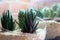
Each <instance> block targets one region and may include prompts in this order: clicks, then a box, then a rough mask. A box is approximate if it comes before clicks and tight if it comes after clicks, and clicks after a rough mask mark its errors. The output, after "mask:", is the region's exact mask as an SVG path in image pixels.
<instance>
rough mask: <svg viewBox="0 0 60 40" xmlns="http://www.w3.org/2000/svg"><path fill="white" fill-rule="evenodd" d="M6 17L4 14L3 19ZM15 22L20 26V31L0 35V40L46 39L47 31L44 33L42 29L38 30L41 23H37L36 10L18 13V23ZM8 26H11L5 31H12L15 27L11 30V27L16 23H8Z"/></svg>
mask: <svg viewBox="0 0 60 40" xmlns="http://www.w3.org/2000/svg"><path fill="white" fill-rule="evenodd" d="M4 13H5V12H4ZM5 15H6V14H4V17H2V18H5ZM6 16H7V15H6ZM7 17H8V16H7ZM2 18H1V21H2ZM8 18H9V17H8ZM8 18H7V19H8ZM7 19H6V20H7ZM9 19H10V18H9ZM8 21H10V20H8ZM8 21H7V22H8ZM15 22H16V23H17V24H18V26H19V29H20V30H19V31H12V32H7V33H6V32H5V33H0V40H44V39H45V36H46V35H45V30H44V31H43V30H40V29H39V31H38V30H37V29H38V28H37V26H38V23H39V21H37V15H36V11H35V10H34V9H28V10H24V11H22V10H20V11H19V13H18V22H17V21H15ZM8 24H9V27H8V26H7V27H6V28H5V29H7V30H12V29H13V26H11V27H12V28H11V27H10V25H14V22H13V24H12V23H8ZM8 24H6V25H8ZM10 28H11V29H10ZM7 37H8V38H7Z"/></svg>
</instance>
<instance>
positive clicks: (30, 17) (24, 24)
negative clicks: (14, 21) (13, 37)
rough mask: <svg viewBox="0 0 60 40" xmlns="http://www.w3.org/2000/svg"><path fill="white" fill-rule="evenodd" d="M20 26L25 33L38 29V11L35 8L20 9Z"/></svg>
mask: <svg viewBox="0 0 60 40" xmlns="http://www.w3.org/2000/svg"><path fill="white" fill-rule="evenodd" d="M18 21H19V23H18V24H19V27H20V29H21V31H22V32H23V33H34V32H35V31H36V29H37V25H38V22H36V12H35V11H34V10H33V9H30V10H26V11H19V14H18Z"/></svg>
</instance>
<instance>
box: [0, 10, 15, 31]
mask: <svg viewBox="0 0 60 40" xmlns="http://www.w3.org/2000/svg"><path fill="white" fill-rule="evenodd" d="M10 14H11V13H10V11H9V10H7V11H6V12H5V11H4V12H3V15H2V17H1V24H2V28H4V29H6V30H9V31H13V30H14V29H15V22H14V21H13V18H12V15H10Z"/></svg>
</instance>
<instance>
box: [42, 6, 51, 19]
mask: <svg viewBox="0 0 60 40" xmlns="http://www.w3.org/2000/svg"><path fill="white" fill-rule="evenodd" d="M42 14H43V16H44V17H45V18H49V17H50V9H49V8H48V7H45V8H43V9H42Z"/></svg>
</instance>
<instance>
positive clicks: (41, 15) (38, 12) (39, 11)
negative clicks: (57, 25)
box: [35, 9, 44, 18]
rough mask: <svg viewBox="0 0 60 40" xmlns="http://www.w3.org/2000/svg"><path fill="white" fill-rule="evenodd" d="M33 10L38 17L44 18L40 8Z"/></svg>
mask: <svg viewBox="0 0 60 40" xmlns="http://www.w3.org/2000/svg"><path fill="white" fill-rule="evenodd" d="M35 11H36V13H37V16H38V17H40V18H44V16H43V14H42V12H41V10H40V9H38V10H35Z"/></svg>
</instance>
